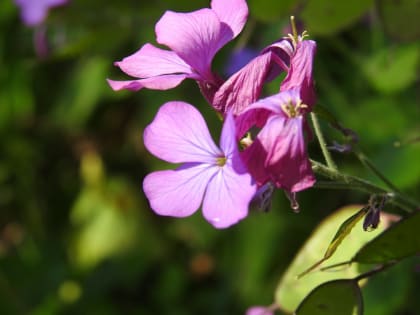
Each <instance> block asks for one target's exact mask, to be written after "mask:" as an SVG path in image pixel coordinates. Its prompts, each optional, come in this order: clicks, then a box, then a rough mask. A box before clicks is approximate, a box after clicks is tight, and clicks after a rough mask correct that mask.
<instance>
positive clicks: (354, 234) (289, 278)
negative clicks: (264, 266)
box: [275, 205, 387, 312]
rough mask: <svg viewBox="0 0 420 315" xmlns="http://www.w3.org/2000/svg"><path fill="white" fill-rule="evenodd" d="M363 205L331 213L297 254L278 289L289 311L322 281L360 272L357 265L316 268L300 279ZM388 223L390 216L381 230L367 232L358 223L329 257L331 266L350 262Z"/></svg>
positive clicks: (279, 301)
mask: <svg viewBox="0 0 420 315" xmlns="http://www.w3.org/2000/svg"><path fill="white" fill-rule="evenodd" d="M362 207H363V206H361V205H353V206H347V207H344V208H341V209H339V210H337V211H336V212H335V213H333V214H331V215H330V216H328V217H327V218H326V219H324V220H323V221H322V222H321V223H320V224H319V226H318V227H317V229H316V230H315V231H314V232H313V233H312V235H311V236H310V237H309V239H308V240H307V242H306V243H305V244H304V245H303V247H302V248H301V249H300V251H299V252H298V253H297V255H296V256H295V258H294V260H293V261H292V263H291V265H290V266H289V268H288V269H287V270H286V272H285V274H284V275H283V277H282V278H281V280H280V282H279V285H278V287H277V289H276V297H275V299H276V302H277V303H278V304H279V305H281V307H282V308H283V309H284V310H285V311H288V312H292V311H294V310H295V309H296V307H297V306H298V304H299V303H300V302H301V301H302V300H303V298H304V297H305V296H306V295H307V294H308V293H309V292H310V291H311V290H313V289H314V288H315V287H317V286H318V285H319V284H321V283H324V282H326V281H329V280H336V279H350V278H354V277H356V276H357V275H359V274H360V272H359V268H358V266H357V264H351V265H346V266H344V267H342V268H341V269H337V270H334V271H331V270H327V271H314V272H311V273H308V274H307V275H305V277H302V278H300V279H298V278H297V276H298V275H299V274H301V273H302V272H303V271H305V270H306V269H308V267H310V266H311V265H313V264H314V262H316V261H319V260H320V259H321V258H322V254H323V253H325V252H326V250H327V249H328V246H329V242H330V241H331V240H332V239H333V238H334V235H335V234H336V232H337V228H338V227H339V226H340V225H341V224H342V223H343V222H344V221H345V220H347V219H348V218H349V217H350V216H352V215H354V214H355V213H356V212H358V211H359V210H360V209H361V208H362ZM386 223H387V222H386V218H384V217H383V218H382V222H381V224H380V225H379V227H378V229H376V230H374V231H372V232H365V231H363V227H362V222H358V224H356V226H355V227H354V228H353V230H352V231H351V233H349V235H348V236H347V237H346V238H345V239H344V240H343V241H342V243H341V245H340V246H339V247H338V248H337V250H336V252H335V254H334V255H333V256H332V257H331V258H330V259H329V265H334V264H337V263H342V262H346V261H349V260H350V259H351V258H352V257H353V256H354V254H355V253H356V252H357V251H358V250H359V248H360V247H361V246H362V245H363V244H365V243H367V242H368V241H369V240H371V239H373V238H374V237H375V236H376V235H378V234H379V233H380V232H381V231H383V230H384V228H385V226H386Z"/></svg>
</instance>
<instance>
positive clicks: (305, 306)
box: [295, 280, 363, 315]
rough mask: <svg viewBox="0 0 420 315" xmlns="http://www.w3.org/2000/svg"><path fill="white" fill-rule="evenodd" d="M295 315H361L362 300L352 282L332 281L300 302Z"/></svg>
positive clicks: (355, 284)
mask: <svg viewBox="0 0 420 315" xmlns="http://www.w3.org/2000/svg"><path fill="white" fill-rule="evenodd" d="M295 314H296V315H338V314H339V315H362V314H363V299H362V294H361V292H360V288H359V286H358V285H357V282H356V281H353V280H334V281H330V282H326V283H323V284H321V285H320V286H318V287H317V288H315V289H314V290H313V291H312V292H311V293H309V295H308V296H307V297H306V298H305V299H304V300H303V301H302V303H301V304H300V305H299V307H298V309H297V310H296V313H295Z"/></svg>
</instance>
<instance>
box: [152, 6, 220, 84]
mask: <svg viewBox="0 0 420 315" xmlns="http://www.w3.org/2000/svg"><path fill="white" fill-rule="evenodd" d="M155 31H156V39H157V42H158V43H159V44H163V45H166V46H168V47H170V48H171V49H172V50H173V51H174V52H175V53H176V54H177V55H178V56H179V57H181V58H182V59H183V60H184V61H185V62H186V63H187V64H189V65H190V66H191V67H192V68H193V69H194V70H195V71H196V72H197V73H198V74H199V75H200V76H201V78H202V79H203V80H208V81H212V80H213V76H212V73H211V69H210V67H211V62H212V59H213V57H214V55H215V53H216V52H217V51H218V50H219V49H220V48H221V46H220V38H221V36H222V32H221V23H220V20H219V18H218V17H217V15H216V14H215V12H214V11H213V10H210V9H201V10H197V11H194V12H190V13H176V12H172V11H167V12H166V13H165V14H164V15H163V16H162V17H161V19H160V20H159V21H158V23H157V24H156V27H155Z"/></svg>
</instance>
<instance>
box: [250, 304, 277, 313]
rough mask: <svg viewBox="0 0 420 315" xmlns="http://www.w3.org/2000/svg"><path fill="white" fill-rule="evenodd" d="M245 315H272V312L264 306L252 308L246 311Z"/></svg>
mask: <svg viewBox="0 0 420 315" xmlns="http://www.w3.org/2000/svg"><path fill="white" fill-rule="evenodd" d="M245 315H274V312H273V311H272V310H270V309H269V308H268V307H265V306H253V307H250V308H249V309H247V311H246V314H245Z"/></svg>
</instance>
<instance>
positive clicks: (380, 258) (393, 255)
mask: <svg viewBox="0 0 420 315" xmlns="http://www.w3.org/2000/svg"><path fill="white" fill-rule="evenodd" d="M419 230H420V212H416V213H415V214H414V215H412V216H411V217H409V218H407V219H404V220H402V221H400V222H398V223H396V224H395V225H394V226H392V227H391V228H389V229H388V230H387V231H385V232H384V233H382V234H380V235H379V236H377V237H376V238H375V239H373V240H372V241H370V242H369V243H367V244H366V245H365V246H363V247H362V248H361V249H360V250H359V251H358V252H357V253H356V255H355V256H354V258H353V259H352V260H353V261H355V262H358V263H363V264H377V263H387V262H391V261H393V260H401V259H403V258H406V257H409V256H412V255H418V254H419V253H420V233H419Z"/></svg>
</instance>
